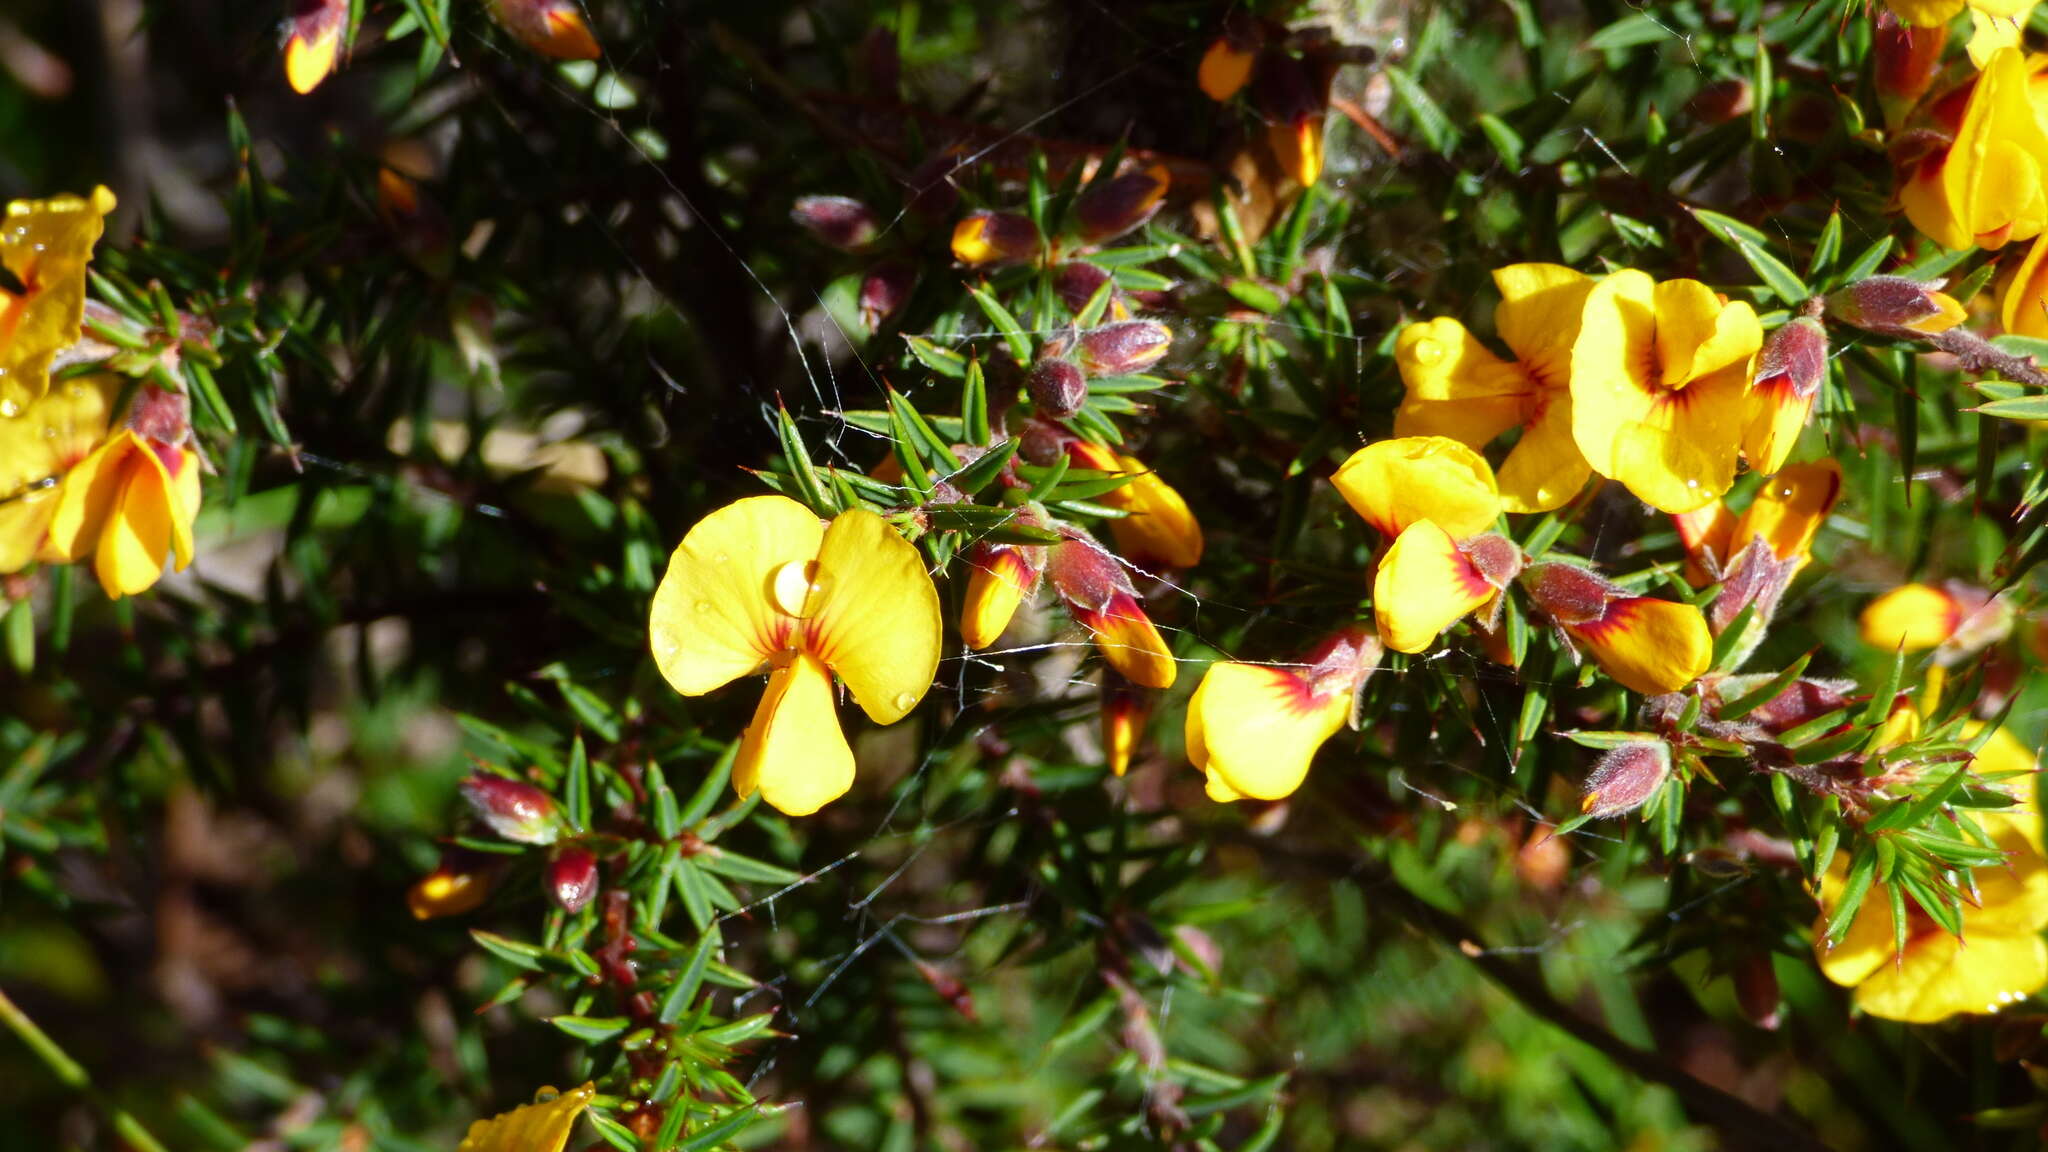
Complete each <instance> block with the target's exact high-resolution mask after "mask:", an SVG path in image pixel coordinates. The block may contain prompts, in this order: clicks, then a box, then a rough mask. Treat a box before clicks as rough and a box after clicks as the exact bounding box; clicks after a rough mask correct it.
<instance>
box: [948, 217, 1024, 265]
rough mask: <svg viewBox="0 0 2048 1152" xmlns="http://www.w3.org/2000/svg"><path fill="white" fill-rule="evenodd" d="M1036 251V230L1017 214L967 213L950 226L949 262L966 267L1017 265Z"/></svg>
mask: <svg viewBox="0 0 2048 1152" xmlns="http://www.w3.org/2000/svg"><path fill="white" fill-rule="evenodd" d="M1038 248H1039V243H1038V228H1037V227H1036V226H1035V225H1033V224H1032V223H1031V218H1030V217H1029V216H1026V215H1024V214H1023V213H1021V212H990V211H987V210H986V209H984V210H982V211H978V212H969V213H968V214H967V215H966V216H965V217H963V218H961V221H960V223H959V224H957V225H955V226H954V227H953V259H955V260H958V261H959V262H960V263H962V264H965V265H967V266H968V267H969V268H985V267H995V266H1000V265H1003V264H1021V263H1023V262H1024V261H1026V260H1029V259H1031V258H1032V257H1034V256H1036V255H1038Z"/></svg>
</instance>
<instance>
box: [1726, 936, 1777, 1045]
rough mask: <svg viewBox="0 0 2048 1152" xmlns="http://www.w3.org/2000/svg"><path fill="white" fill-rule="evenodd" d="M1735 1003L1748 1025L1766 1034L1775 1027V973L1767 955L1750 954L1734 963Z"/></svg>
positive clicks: (1766, 953) (1769, 955) (1760, 953)
mask: <svg viewBox="0 0 2048 1152" xmlns="http://www.w3.org/2000/svg"><path fill="white" fill-rule="evenodd" d="M1735 1002H1736V1004H1737V1005H1739V1006H1740V1007H1741V1008H1742V1014H1743V1015H1744V1016H1746V1017H1748V1018H1749V1022H1750V1023H1751V1024H1754V1025H1756V1026H1757V1027H1759V1028H1762V1029H1764V1030H1766V1031H1775V1030H1776V1029H1777V1027H1778V973H1777V972H1776V971H1775V970H1773V969H1772V967H1771V954H1770V953H1769V952H1751V953H1748V954H1747V955H1745V956H1743V958H1742V959H1740V960H1738V961H1736V963H1735Z"/></svg>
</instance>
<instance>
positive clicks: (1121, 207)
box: [1074, 164, 1172, 244]
mask: <svg viewBox="0 0 2048 1152" xmlns="http://www.w3.org/2000/svg"><path fill="white" fill-rule="evenodd" d="M1171 183H1172V177H1171V176H1169V175H1168V174H1167V171H1166V169H1165V167H1164V166H1162V165H1158V164H1154V165H1152V166H1151V167H1149V168H1147V169H1145V170H1144V171H1142V172H1126V173H1124V174H1123V175H1121V176H1114V177H1111V178H1110V179H1107V180H1103V181H1099V182H1097V183H1096V185H1095V186H1094V187H1092V188H1090V189H1088V191H1086V192H1084V193H1082V194H1081V196H1080V197H1079V198H1077V199H1076V200H1075V201H1074V219H1075V221H1076V222H1077V223H1078V224H1079V225H1080V233H1081V240H1082V241H1083V242H1084V243H1088V244H1100V243H1102V242H1103V241H1105V240H1113V239H1115V238H1116V237H1118V236H1121V235H1123V234H1124V233H1126V232H1129V231H1130V230H1131V229H1133V228H1136V227H1138V226H1139V225H1141V224H1143V223H1145V221H1147V220H1150V219H1151V218H1152V217H1153V215H1154V214H1156V213H1157V212H1158V211H1159V205H1160V203H1161V202H1162V201H1163V200H1164V199H1165V198H1166V189H1167V187H1168V185H1170V184H1171Z"/></svg>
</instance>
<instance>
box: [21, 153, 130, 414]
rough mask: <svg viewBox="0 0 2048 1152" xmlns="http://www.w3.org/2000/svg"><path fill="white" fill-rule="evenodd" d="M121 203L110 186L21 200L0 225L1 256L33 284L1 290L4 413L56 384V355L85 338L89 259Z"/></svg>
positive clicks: (29, 401) (23, 283)
mask: <svg viewBox="0 0 2048 1152" xmlns="http://www.w3.org/2000/svg"><path fill="white" fill-rule="evenodd" d="M113 210H114V194H113V193H111V192H109V191H107V190H106V189H105V188H97V189H94V190H93V194H92V195H91V196H55V197H52V198H50V199H48V200H17V201H14V202H13V203H11V204H9V205H7V212H6V218H5V226H4V227H0V263H4V264H5V265H6V266H7V270H8V271H9V272H11V273H13V274H14V279H15V280H17V281H19V282H20V283H21V284H22V286H23V287H25V288H26V289H27V291H26V292H24V293H23V294H22V295H20V296H16V295H14V294H12V293H10V292H7V291H5V290H0V419H13V418H15V417H18V416H20V415H22V413H23V410H24V409H26V408H27V407H28V406H29V405H30V404H32V403H34V402H35V401H36V400H38V399H40V398H41V397H42V395H43V393H44V392H46V391H48V389H49V383H50V360H51V359H52V358H53V357H54V356H56V354H57V352H58V350H59V349H62V348H67V347H69V346H71V345H73V344H76V343H77V342H78V326H79V323H80V322H81V321H82V320H83V319H84V317H85V265H86V262H87V261H88V260H90V259H91V258H92V248H93V245H94V244H96V243H98V242H99V238H100V233H101V231H102V230H103V229H104V228H105V226H106V215H107V213H109V212H112V211H113Z"/></svg>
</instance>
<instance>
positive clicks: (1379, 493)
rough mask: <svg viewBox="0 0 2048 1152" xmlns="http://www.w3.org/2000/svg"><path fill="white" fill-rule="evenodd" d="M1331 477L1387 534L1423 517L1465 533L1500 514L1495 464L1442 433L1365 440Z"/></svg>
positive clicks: (1360, 511)
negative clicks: (1375, 441)
mask: <svg viewBox="0 0 2048 1152" xmlns="http://www.w3.org/2000/svg"><path fill="white" fill-rule="evenodd" d="M1331 482H1332V483H1334V484H1335V485H1336V486H1337V491H1338V492H1339V493H1341V494H1342V495H1343V497H1344V499H1345V501H1346V502H1347V503H1349V504H1350V505H1351V507H1352V508H1353V509H1354V510H1356V511H1357V513H1358V514H1359V515H1360V516H1362V517H1364V518H1365V522H1366V523H1368V524H1370V525H1372V526H1373V528H1375V529H1376V530H1378V531H1379V533H1380V534H1381V535H1382V536H1385V537H1386V538H1387V539H1389V540H1391V539H1393V538H1394V537H1396V536H1399V535H1400V534H1401V532H1402V531H1403V530H1404V529H1406V528H1407V527H1408V526H1409V525H1410V524H1414V523H1416V522H1417V521H1421V520H1433V521H1435V522H1436V523H1437V525H1438V526H1439V527H1441V528H1442V529H1443V530H1444V531H1446V532H1449V533H1450V534H1451V535H1452V536H1454V537H1457V538H1459V539H1463V538H1464V537H1466V536H1474V535H1477V534H1478V533H1481V532H1484V531H1486V530H1487V529H1488V528H1491V527H1493V522H1494V521H1495V520H1497V519H1499V517H1500V493H1499V490H1498V489H1497V488H1495V486H1494V480H1493V469H1492V468H1491V467H1490V466H1488V465H1487V463H1486V460H1485V458H1484V457H1482V456H1480V455H1479V453H1477V452H1475V451H1473V450H1472V449H1470V448H1468V447H1466V446H1465V445H1463V444H1460V443H1458V442H1457V441H1456V440H1452V439H1449V438H1447V437H1443V436H1403V437H1400V438H1398V439H1393V440H1381V441H1378V442H1377V443H1373V444H1368V445H1366V446H1365V447H1363V448H1360V449H1359V450H1358V451H1356V452H1353V453H1352V454H1351V458H1350V459H1348V460H1346V461H1344V463H1343V464H1342V465H1341V466H1340V467H1339V468H1338V469H1337V474H1336V475H1335V476H1333V477H1331Z"/></svg>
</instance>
